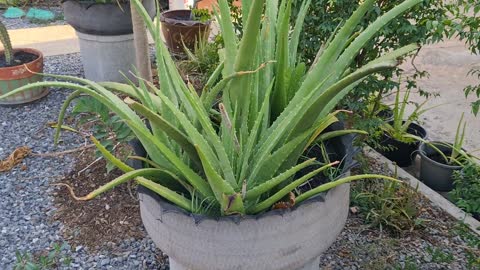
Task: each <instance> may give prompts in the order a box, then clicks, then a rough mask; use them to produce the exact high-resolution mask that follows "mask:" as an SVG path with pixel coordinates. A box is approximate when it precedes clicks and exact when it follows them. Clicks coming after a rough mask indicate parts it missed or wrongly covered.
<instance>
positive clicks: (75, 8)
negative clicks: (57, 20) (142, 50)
mask: <svg viewBox="0 0 480 270" xmlns="http://www.w3.org/2000/svg"><path fill="white" fill-rule="evenodd" d="M62 3H63V4H62V6H63V13H64V16H65V21H67V23H68V24H70V25H71V26H72V27H73V28H75V30H76V31H78V32H81V33H84V34H89V35H99V36H117V35H127V34H132V33H133V28H132V14H131V12H130V4H129V3H121V4H120V5H121V6H119V4H118V3H112V4H95V1H78V0H65V1H62ZM143 5H144V7H145V9H146V10H147V12H148V13H149V14H150V16H151V17H152V18H153V17H154V16H155V14H156V8H155V0H143Z"/></svg>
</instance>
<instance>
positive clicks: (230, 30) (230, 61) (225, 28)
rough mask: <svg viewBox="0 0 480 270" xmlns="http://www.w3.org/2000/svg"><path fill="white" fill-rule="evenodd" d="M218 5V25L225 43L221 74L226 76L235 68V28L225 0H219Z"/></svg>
mask: <svg viewBox="0 0 480 270" xmlns="http://www.w3.org/2000/svg"><path fill="white" fill-rule="evenodd" d="M218 7H219V8H220V20H219V25H220V27H221V30H222V36H223V40H224V44H225V55H227V56H228V57H225V69H224V73H223V76H224V77H226V76H228V75H230V74H232V73H233V72H234V71H235V69H234V67H235V62H234V61H235V58H236V55H237V46H238V44H237V42H238V41H237V35H235V28H234V27H233V23H232V22H233V20H232V18H231V15H230V9H229V8H228V3H227V0H219V1H218Z"/></svg>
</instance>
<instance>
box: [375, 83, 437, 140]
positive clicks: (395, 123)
mask: <svg viewBox="0 0 480 270" xmlns="http://www.w3.org/2000/svg"><path fill="white" fill-rule="evenodd" d="M410 93H411V90H410V89H407V90H406V91H405V93H404V95H403V98H400V94H401V91H400V89H398V90H397V92H396V95H395V103H394V104H393V120H392V121H391V122H384V123H383V124H382V125H381V129H382V130H384V131H385V132H386V134H388V136H390V137H391V138H394V139H395V140H398V141H401V142H405V143H411V142H413V141H414V138H412V137H410V136H409V133H408V129H409V127H410V125H411V124H412V123H413V122H415V121H416V120H417V119H418V118H419V116H420V115H422V114H423V113H424V112H426V111H427V110H429V109H431V108H427V109H424V108H423V107H424V106H425V104H426V103H427V101H428V100H425V101H424V102H423V103H421V104H417V103H412V102H410ZM408 104H414V105H415V109H414V110H413V112H412V113H411V114H410V115H409V116H406V108H407V105H408Z"/></svg>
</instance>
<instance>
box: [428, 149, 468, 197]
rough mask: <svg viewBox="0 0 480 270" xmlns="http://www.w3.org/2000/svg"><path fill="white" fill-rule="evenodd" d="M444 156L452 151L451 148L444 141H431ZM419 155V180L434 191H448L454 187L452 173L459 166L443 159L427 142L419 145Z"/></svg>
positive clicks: (459, 167)
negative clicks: (447, 162)
mask: <svg viewBox="0 0 480 270" xmlns="http://www.w3.org/2000/svg"><path fill="white" fill-rule="evenodd" d="M432 144H433V145H434V146H435V147H437V148H438V149H439V150H440V151H442V153H444V154H445V155H446V156H448V155H450V154H451V153H452V148H451V147H448V146H447V145H446V144H445V143H441V142H432ZM419 154H420V157H421V163H420V180H421V181H422V182H424V183H425V184H426V185H427V186H429V187H430V188H432V189H433V190H435V191H440V192H448V191H451V190H452V189H453V187H454V185H453V179H452V174H453V172H454V171H458V170H461V169H462V167H461V166H452V165H449V164H446V162H444V161H443V157H442V156H441V155H440V154H439V153H438V152H437V151H436V150H435V149H433V148H432V147H431V146H429V145H428V144H425V143H422V144H420V147H419Z"/></svg>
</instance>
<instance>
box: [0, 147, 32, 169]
mask: <svg viewBox="0 0 480 270" xmlns="http://www.w3.org/2000/svg"><path fill="white" fill-rule="evenodd" d="M31 152H32V150H31V149H30V148H29V147H28V146H22V147H19V148H17V149H15V151H13V152H12V153H11V154H10V156H8V158H7V159H5V160H3V161H0V172H6V171H9V170H11V169H12V168H13V167H15V165H17V164H19V163H21V162H22V161H23V159H24V158H25V157H27V156H28V155H29V154H30V153H31Z"/></svg>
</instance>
